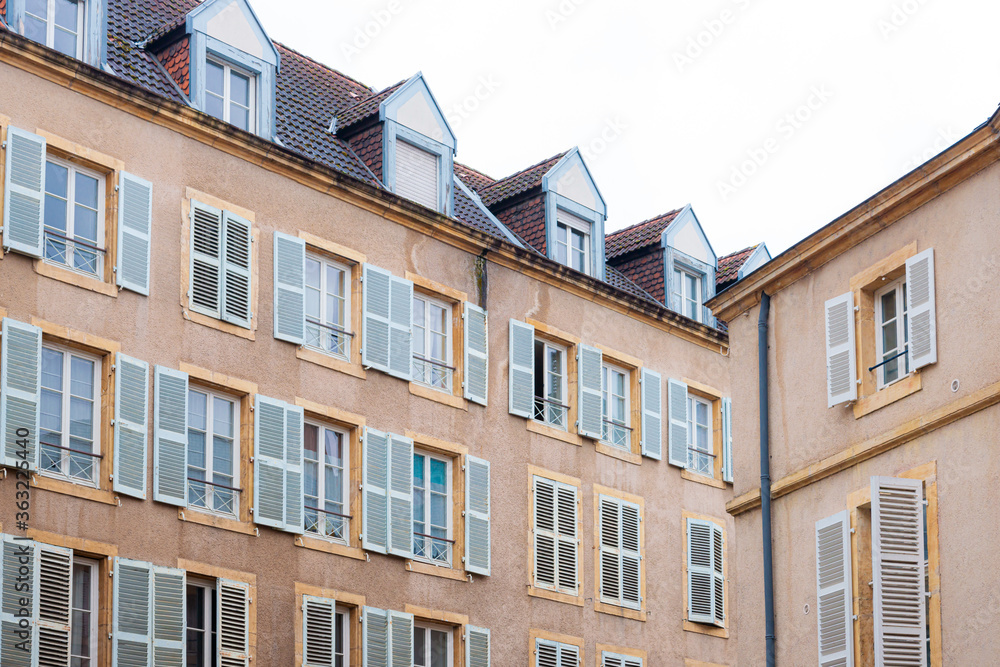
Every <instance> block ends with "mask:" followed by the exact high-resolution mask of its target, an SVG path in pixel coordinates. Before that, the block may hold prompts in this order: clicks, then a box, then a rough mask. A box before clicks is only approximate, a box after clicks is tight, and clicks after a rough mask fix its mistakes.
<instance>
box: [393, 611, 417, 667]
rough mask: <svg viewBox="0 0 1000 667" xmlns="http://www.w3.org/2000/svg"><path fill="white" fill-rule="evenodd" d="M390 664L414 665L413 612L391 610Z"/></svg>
mask: <svg viewBox="0 0 1000 667" xmlns="http://www.w3.org/2000/svg"><path fill="white" fill-rule="evenodd" d="M389 664H390V667H412V665H413V614H404V613H403V612H401V611H390V612H389Z"/></svg>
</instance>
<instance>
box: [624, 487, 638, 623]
mask: <svg viewBox="0 0 1000 667" xmlns="http://www.w3.org/2000/svg"><path fill="white" fill-rule="evenodd" d="M641 522H642V513H641V512H640V510H639V506H638V505H636V504H634V503H630V502H626V501H622V502H621V540H622V541H621V570H622V606H624V607H631V608H632V609H640V608H642V553H641V551H640V546H641V544H640V543H641V537H640V536H641V526H640V523H641Z"/></svg>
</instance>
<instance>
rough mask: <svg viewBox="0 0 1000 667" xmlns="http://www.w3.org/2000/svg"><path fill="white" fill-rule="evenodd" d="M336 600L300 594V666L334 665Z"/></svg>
mask: <svg viewBox="0 0 1000 667" xmlns="http://www.w3.org/2000/svg"><path fill="white" fill-rule="evenodd" d="M336 636H337V602H336V600H331V599H329V598H318V597H313V596H312V595H303V596H302V656H303V659H302V667H334V661H335V659H336V655H335V651H336V648H337V647H336Z"/></svg>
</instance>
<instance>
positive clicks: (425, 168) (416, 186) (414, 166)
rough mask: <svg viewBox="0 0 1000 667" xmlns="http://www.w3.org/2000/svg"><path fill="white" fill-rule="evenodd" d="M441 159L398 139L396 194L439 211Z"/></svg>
mask: <svg viewBox="0 0 1000 667" xmlns="http://www.w3.org/2000/svg"><path fill="white" fill-rule="evenodd" d="M439 159H440V158H439V157H438V156H437V155H435V154H433V153H430V152H428V151H425V150H423V149H422V148H417V147H416V146H414V145H413V144H411V143H409V142H407V141H403V140H402V139H397V141H396V194H397V195H399V196H400V197H406V198H407V199H409V200H410V201H415V202H417V203H418V204H421V205H423V206H426V207H427V208H432V209H434V210H435V211H439V210H440V205H439V203H438V177H439V175H438V171H439V169H438V160H439Z"/></svg>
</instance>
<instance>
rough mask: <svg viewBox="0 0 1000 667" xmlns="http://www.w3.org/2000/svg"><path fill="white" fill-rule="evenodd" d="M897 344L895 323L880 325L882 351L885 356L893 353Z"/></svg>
mask: <svg viewBox="0 0 1000 667" xmlns="http://www.w3.org/2000/svg"><path fill="white" fill-rule="evenodd" d="M896 345H897V338H896V323H895V322H890V323H889V324H885V325H883V326H882V352H883V353H885V355H886V356H892V355H893V354H895V350H896Z"/></svg>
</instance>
